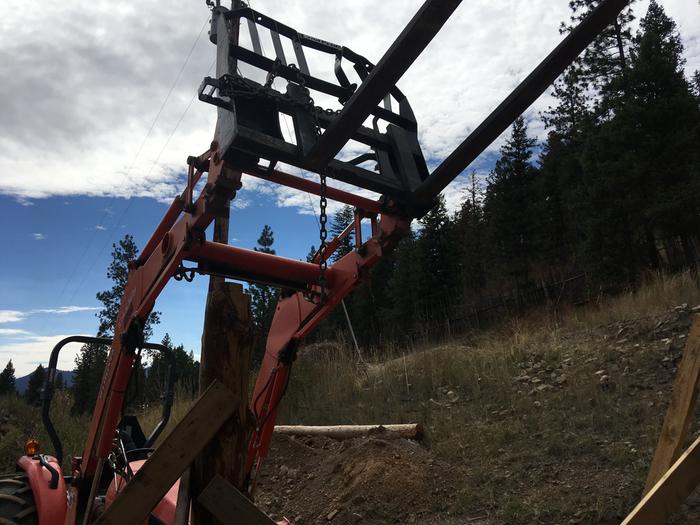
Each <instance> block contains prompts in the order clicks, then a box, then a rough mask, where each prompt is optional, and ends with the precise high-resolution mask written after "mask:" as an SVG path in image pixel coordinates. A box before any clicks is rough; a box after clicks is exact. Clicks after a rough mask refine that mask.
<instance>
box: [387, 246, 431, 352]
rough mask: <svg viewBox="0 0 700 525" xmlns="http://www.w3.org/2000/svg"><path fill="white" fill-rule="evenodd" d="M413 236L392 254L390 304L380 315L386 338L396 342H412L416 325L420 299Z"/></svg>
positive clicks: (418, 270) (415, 247)
mask: <svg viewBox="0 0 700 525" xmlns="http://www.w3.org/2000/svg"><path fill="white" fill-rule="evenodd" d="M416 244H417V242H416V237H415V235H414V233H413V232H411V234H409V235H408V236H407V237H406V238H404V239H402V240H401V242H399V245H398V246H397V247H396V250H395V252H394V257H393V259H394V267H393V272H392V274H391V277H390V279H389V286H388V293H387V296H388V298H389V300H388V301H387V302H386V303H385V305H386V306H385V310H384V311H382V313H381V314H382V318H383V319H384V320H385V321H384V325H385V326H386V328H387V334H388V335H389V336H391V337H392V338H397V339H399V340H402V341H403V340H406V339H411V338H412V337H413V335H414V333H415V331H416V329H417V328H418V325H419V313H420V308H419V304H420V303H421V300H422V299H423V298H422V296H421V292H420V291H419V289H418V283H419V281H420V278H421V273H420V268H419V261H418V257H417V253H416V252H417V246H416Z"/></svg>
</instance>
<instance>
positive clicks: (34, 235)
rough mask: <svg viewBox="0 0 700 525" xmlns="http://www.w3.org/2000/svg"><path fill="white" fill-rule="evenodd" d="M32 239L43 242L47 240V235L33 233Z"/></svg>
mask: <svg viewBox="0 0 700 525" xmlns="http://www.w3.org/2000/svg"><path fill="white" fill-rule="evenodd" d="M32 237H34V240H35V241H43V240H45V239H46V234H45V233H32Z"/></svg>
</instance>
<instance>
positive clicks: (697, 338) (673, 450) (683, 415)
mask: <svg viewBox="0 0 700 525" xmlns="http://www.w3.org/2000/svg"><path fill="white" fill-rule="evenodd" d="M699 380H700V316H695V319H694V321H693V324H692V326H691V327H690V335H689V336H688V340H687V341H686V344H685V349H684V350H683V359H682V360H681V363H680V365H679V367H678V372H677V373H676V380H675V382H674V384H673V391H672V393H671V403H670V404H669V406H668V411H667V412H666V418H665V419H664V424H663V427H662V428H661V434H660V435H659V441H658V444H657V445H656V451H655V452H654V458H653V459H652V462H651V467H650V468H649V474H648V475H647V480H646V483H645V485H644V493H645V494H646V493H647V492H648V491H649V490H650V489H651V488H652V487H653V486H654V485H655V484H656V482H657V481H658V480H659V479H660V478H661V476H663V475H664V473H665V472H666V471H667V470H668V469H669V468H670V467H671V465H672V464H673V462H674V461H676V460H677V459H678V457H679V456H680V455H681V453H682V452H683V445H684V443H685V439H686V437H687V436H688V428H689V427H690V423H691V421H692V417H693V409H694V408H695V401H696V399H697V393H698V381H699Z"/></svg>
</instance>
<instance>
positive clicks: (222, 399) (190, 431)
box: [97, 382, 236, 525]
mask: <svg viewBox="0 0 700 525" xmlns="http://www.w3.org/2000/svg"><path fill="white" fill-rule="evenodd" d="M235 409H236V403H235V399H234V396H233V394H232V393H231V391H230V390H229V389H228V388H226V387H225V386H224V385H222V384H221V383H218V382H215V383H213V384H212V385H210V386H209V388H207V390H206V391H205V392H204V393H203V394H202V395H201V396H200V397H199V398H198V399H197V400H196V401H195V402H194V405H192V408H190V411H189V412H187V414H185V417H183V418H182V419H181V420H180V422H179V423H178V424H177V425H176V426H175V428H174V429H173V431H172V432H171V433H170V434H168V436H166V438H165V439H164V440H163V442H162V443H161V445H160V446H159V447H158V448H157V449H156V451H155V452H154V453H153V455H152V456H151V457H150V458H149V459H148V461H146V463H145V464H144V465H143V467H142V468H141V469H140V470H139V471H138V472H137V473H136V474H135V475H134V477H133V479H132V480H131V481H129V483H127V484H126V486H125V487H124V490H122V491H121V493H120V494H119V496H117V499H116V500H114V502H113V503H112V504H111V505H110V506H109V507H107V510H105V512H104V514H102V516H101V517H100V518H99V519H98V520H97V523H99V524H101V525H108V524H114V525H121V524H124V523H142V522H143V521H144V520H146V519H147V518H148V515H149V513H150V512H151V510H152V509H153V507H155V506H156V504H157V503H158V502H159V501H160V500H161V498H162V497H163V496H164V495H165V493H166V492H168V490H170V487H172V486H173V485H174V484H175V482H176V481H177V480H178V478H179V477H180V475H181V474H182V473H183V472H184V471H185V470H186V469H187V467H188V466H189V465H190V463H192V461H193V460H194V458H195V456H196V455H197V454H198V453H199V452H200V450H202V449H203V448H204V446H205V445H206V444H207V443H208V442H209V440H210V439H211V438H212V437H213V436H214V434H215V433H216V431H217V430H219V428H220V427H221V425H223V424H224V422H225V421H226V420H227V419H228V418H229V417H231V415H232V414H233V412H234V411H235Z"/></svg>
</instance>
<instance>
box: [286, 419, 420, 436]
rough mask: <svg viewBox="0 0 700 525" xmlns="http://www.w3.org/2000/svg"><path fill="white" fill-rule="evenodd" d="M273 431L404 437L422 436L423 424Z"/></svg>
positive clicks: (298, 433) (295, 427) (298, 434)
mask: <svg viewBox="0 0 700 525" xmlns="http://www.w3.org/2000/svg"><path fill="white" fill-rule="evenodd" d="M275 432H276V433H277V434H286V435H288V436H307V437H317V436H322V437H327V438H332V439H348V438H356V437H364V436H369V435H377V436H383V437H395V438H404V439H422V438H423V426H422V425H421V424H420V423H407V424H400V425H333V426H305V425H277V426H276V427H275Z"/></svg>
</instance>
